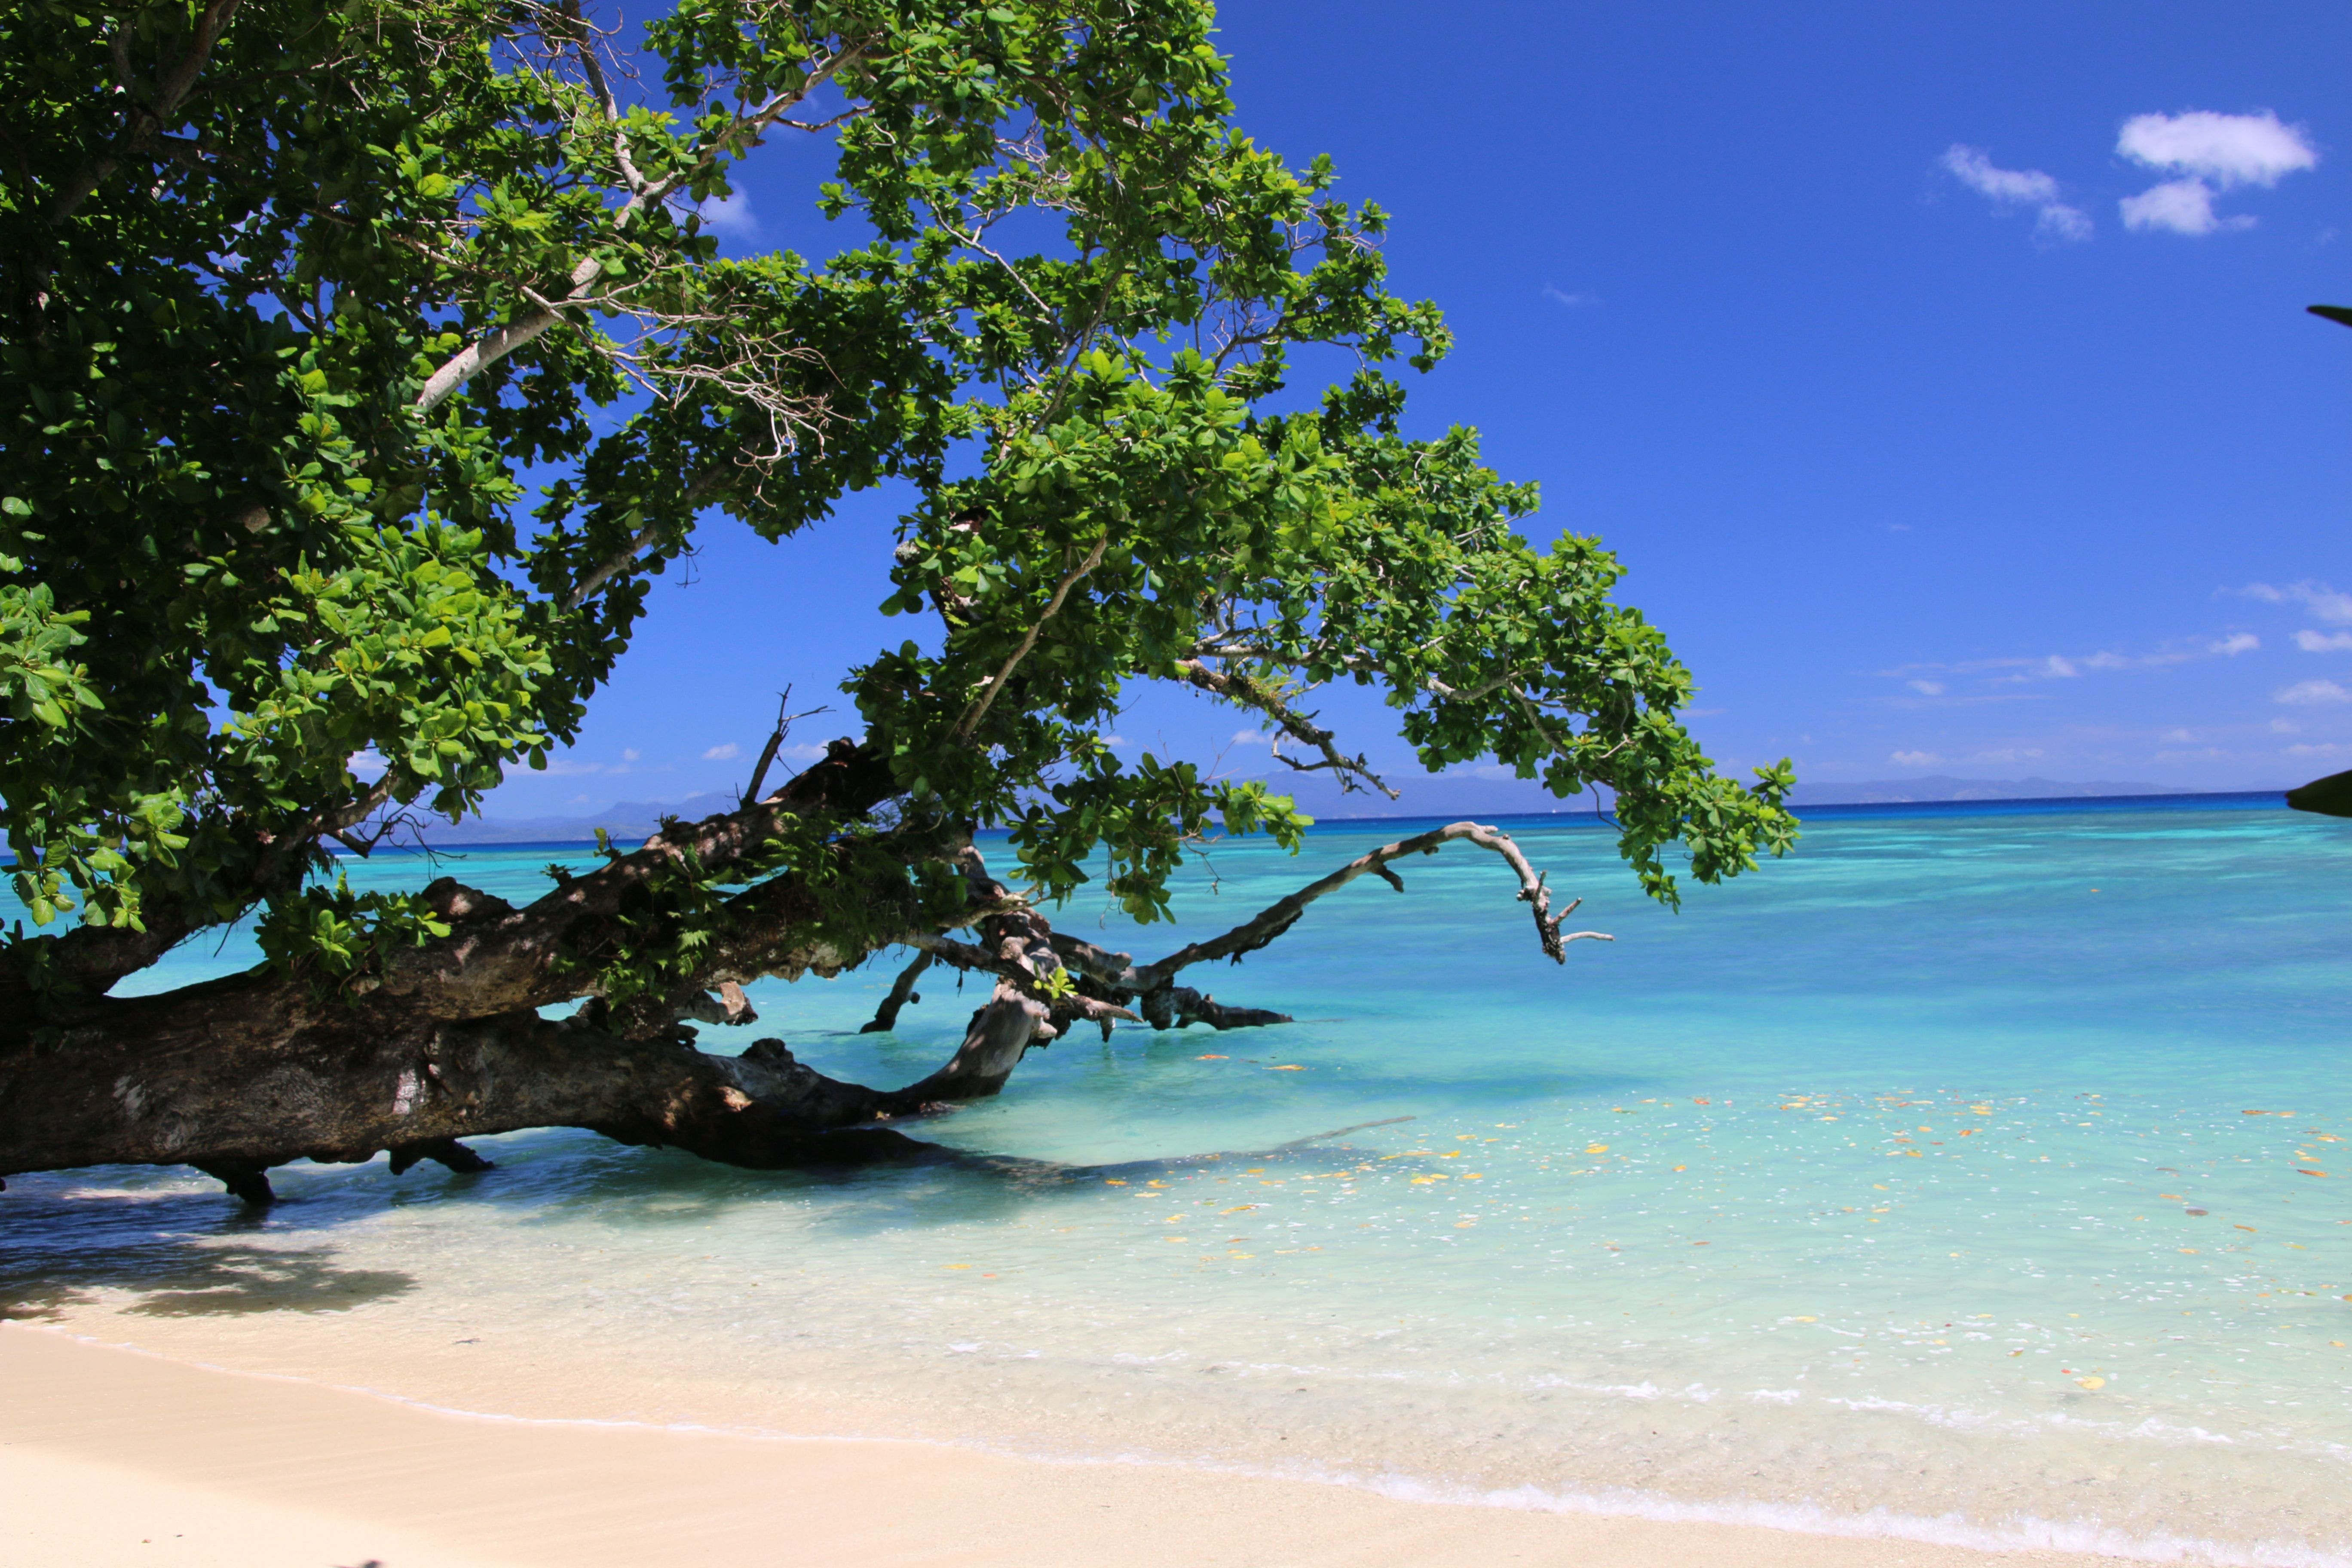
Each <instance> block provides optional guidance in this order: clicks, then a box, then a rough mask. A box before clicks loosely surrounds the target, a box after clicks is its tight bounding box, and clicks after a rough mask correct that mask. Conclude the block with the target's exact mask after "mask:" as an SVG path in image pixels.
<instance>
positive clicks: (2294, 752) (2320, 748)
mask: <svg viewBox="0 0 2352 1568" xmlns="http://www.w3.org/2000/svg"><path fill="white" fill-rule="evenodd" d="M2280 751H2281V752H2282V753H2283V754H2284V755H2286V756H2290V757H2333V756H2336V755H2339V754H2341V753H2342V752H2352V746H2347V745H2345V744H2344V743H2343V742H2340V741H2328V742H2324V743H2322V744H2319V745H2313V744H2310V743H2309V742H2296V743H2295V744H2294V745H2292V746H2283V747H2281V748H2280Z"/></svg>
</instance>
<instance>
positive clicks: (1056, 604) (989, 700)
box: [948, 533, 1110, 746]
mask: <svg viewBox="0 0 2352 1568" xmlns="http://www.w3.org/2000/svg"><path fill="white" fill-rule="evenodd" d="M1109 546H1110V535H1108V533H1106V534H1104V535H1103V536H1102V537H1101V538H1100V539H1097V540H1096V541H1095V547H1094V548H1093V549H1092V550H1089V551H1087V558H1086V559H1085V560H1084V561H1081V562H1079V563H1077V564H1076V566H1074V567H1072V568H1071V569H1070V570H1069V572H1068V573H1067V574H1065V575H1064V576H1063V578H1062V581H1061V584H1060V585H1059V586H1057V587H1055V590H1054V596H1053V597H1052V598H1050V599H1048V600H1046V601H1045V612H1044V613H1043V614H1042V615H1040V616H1038V617H1037V619H1036V621H1035V623H1034V624H1033V625H1032V626H1030V628H1029V630H1028V633H1027V635H1025V636H1024V637H1022V639H1021V646H1020V647H1016V648H1014V649H1013V653H1012V655H1011V657H1010V658H1006V659H1005V661H1004V664H1003V668H999V669H998V670H997V672H996V677H995V679H992V680H991V681H990V682H989V683H988V684H987V685H986V686H984V687H982V688H981V692H980V695H979V696H978V697H977V698H975V699H973V700H972V703H971V706H970V707H969V708H966V709H965V710H964V711H963V717H962V718H961V719H958V720H957V721H956V722H955V728H954V729H953V730H950V731H949V732H948V743H949V744H950V745H955V746H961V745H962V744H963V743H964V742H966V741H969V740H971V732H972V731H974V730H976V729H978V728H979V727H980V721H982V719H985V718H987V717H988V710H989V708H990V707H991V706H992V704H993V703H994V702H995V701H996V699H997V696H998V694H999V693H1001V692H1002V691H1003V689H1004V683H1005V682H1006V681H1008V680H1010V679H1013V671H1014V670H1015V669H1018V668H1020V667H1021V661H1022V660H1023V659H1024V658H1028V657H1029V650H1030V649H1032V648H1034V647H1036V646H1037V638H1038V637H1039V636H1040V635H1041V634H1043V633H1044V631H1045V623H1046V622H1047V621H1050V620H1052V619H1053V618H1054V617H1055V616H1056V615H1057V614H1059V613H1060V612H1061V608H1062V601H1063V600H1064V599H1066V598H1067V597H1069V594H1070V590H1071V589H1072V588H1075V587H1076V586H1077V584H1078V582H1079V580H1080V579H1081V578H1083V577H1085V576H1086V575H1087V574H1088V573H1089V572H1092V571H1093V570H1094V569H1095V568H1096V567H1097V566H1099V565H1101V564H1102V558H1103V552H1104V551H1105V550H1107V549H1108V548H1109ZM1064 559H1065V560H1067V559H1068V557H1066V556H1065V557H1064Z"/></svg>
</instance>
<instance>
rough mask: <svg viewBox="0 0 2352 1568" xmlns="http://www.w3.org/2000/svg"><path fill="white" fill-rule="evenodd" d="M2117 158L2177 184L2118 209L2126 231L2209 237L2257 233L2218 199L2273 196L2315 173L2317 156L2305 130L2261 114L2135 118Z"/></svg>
mask: <svg viewBox="0 0 2352 1568" xmlns="http://www.w3.org/2000/svg"><path fill="white" fill-rule="evenodd" d="M2116 152H2117V153H2120V154H2122V155H2123V156H2124V157H2126V158H2128V159H2130V160H2131V161H2132V162H2133V163H2137V164H2139V165H2141V166H2142V167H2143V168H2148V169H2155V170H2158V171H2160V172H2162V173H2165V174H2173V175H2175V176H2177V177H2176V178H2173V179H2170V180H2167V181H2165V182H2164V183H2163V184H2158V185H2151V186H2149V187H2148V188H2147V190H2145V191H2142V192H2141V193H2140V194H2139V195H2136V196H2126V197H2125V198H2124V199H2123V200H2122V201H2121V202H2120V203H2119V204H2117V205H2118V207H2119V209H2120V211H2121V213H2122V215H2123V220H2124V226H2125V227H2126V228H2127V229H2135V230H2147V229H2164V230H2168V231H2169V232H2171V233H2174V234H2187V235H2207V234H2217V233H2220V232H2221V231H2223V230H2226V229H2241V228H2252V226H2254V222H2255V220H2254V219H2253V218H2252V217H2248V216H2233V217H2226V218H2225V217H2222V216H2219V215H2217V214H2216V213H2215V212H2214V211H2213V198H2214V197H2215V196H2216V195H2220V194H2221V192H2223V191H2227V190H2230V189H2232V188H2233V187H2235V186H2238V185H2260V186H2262V187H2263V188H2264V189H2266V190H2267V189H2268V188H2270V187H2271V186H2273V185H2275V184H2278V183H2279V182H2280V181H2281V180H2283V179H2284V178H2285V177H2286V176H2287V175H2289V174H2295V173H2297V172H2299V171H2301V170H2305V169H2309V168H2314V167H2315V166H2316V165H2317V164H2318V163H2319V152H2318V150H2317V149H2316V148H2315V147H2313V146H2312V144H2311V142H2310V140H2309V138H2308V137H2307V136H2306V135H2305V132H2304V129H2303V127H2301V126H2299V125H2286V124H2282V123H2281V122H2280V121H2279V117H2278V116H2277V115H2276V114H2275V113H2273V111H2271V110H2267V109H2265V110H2263V111H2262V112H2261V113H2260V114H2216V113H2214V112H2213V111H2212V110H2204V109H2192V110H2189V111H2188V112H2186V113H2184V114H2135V115H2133V116H2132V117H2131V118H2130V119H2129V120H2126V121H2124V125H2123V130H2122V132H2120V133H2119V134H2118V135H2117V136H2116Z"/></svg>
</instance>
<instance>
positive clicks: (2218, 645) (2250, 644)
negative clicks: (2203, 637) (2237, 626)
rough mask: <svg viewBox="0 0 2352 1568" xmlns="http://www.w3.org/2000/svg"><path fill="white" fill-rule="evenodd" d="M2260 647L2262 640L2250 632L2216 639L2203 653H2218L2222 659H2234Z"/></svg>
mask: <svg viewBox="0 0 2352 1568" xmlns="http://www.w3.org/2000/svg"><path fill="white" fill-rule="evenodd" d="M2262 646H2263V639H2262V638H2260V637H2256V636H2255V635H2254V634H2253V633H2252V632H2233V633H2231V635H2230V636H2228V637H2221V638H2217V639H2216V640H2215V641H2214V642H2213V643H2212V644H2211V645H2210V647H2207V649H2206V650H2205V651H2206V652H2208V653H2218V654H2220V655H2221V656H2222V657H2223V658H2237V657H2238V656H2239V655H2240V654H2242V653H2252V652H2253V651H2254V650H2255V649H2256V648H2258V647H2262Z"/></svg>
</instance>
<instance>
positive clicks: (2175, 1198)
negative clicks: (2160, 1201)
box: [2156, 1193, 2187, 1203]
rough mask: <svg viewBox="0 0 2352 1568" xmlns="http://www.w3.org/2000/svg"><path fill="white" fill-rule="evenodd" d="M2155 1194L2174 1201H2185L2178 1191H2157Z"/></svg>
mask: <svg viewBox="0 0 2352 1568" xmlns="http://www.w3.org/2000/svg"><path fill="white" fill-rule="evenodd" d="M2156 1195H2157V1196H2158V1197H2160V1198H2169V1199H2171V1200H2172V1201H2173V1202H2174V1203H2183V1202H2186V1201H2187V1200H2185V1199H2184V1198H2182V1197H2181V1195H2180V1194H2179V1193H2158V1194H2156Z"/></svg>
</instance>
